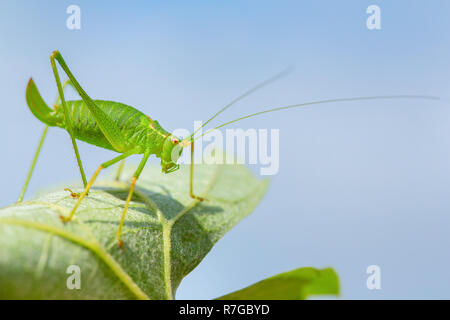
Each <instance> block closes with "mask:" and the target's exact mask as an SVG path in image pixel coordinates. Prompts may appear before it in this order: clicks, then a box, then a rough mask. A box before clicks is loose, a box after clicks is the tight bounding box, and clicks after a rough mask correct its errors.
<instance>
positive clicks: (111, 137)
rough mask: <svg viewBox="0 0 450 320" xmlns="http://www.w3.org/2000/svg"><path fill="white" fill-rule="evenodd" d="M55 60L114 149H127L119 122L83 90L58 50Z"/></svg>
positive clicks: (54, 53)
mask: <svg viewBox="0 0 450 320" xmlns="http://www.w3.org/2000/svg"><path fill="white" fill-rule="evenodd" d="M55 60H56V61H58V63H59V65H60V66H61V68H63V70H64V72H65V73H66V74H67V76H68V77H69V79H70V81H71V84H72V85H73V87H74V88H75V90H76V91H77V93H78V94H79V95H80V97H81V99H83V101H84V103H86V105H87V107H88V109H89V111H90V112H91V115H92V116H93V117H94V119H95V122H96V123H97V125H98V126H99V128H100V130H101V131H102V133H103V135H104V136H105V138H106V139H107V140H108V142H109V143H111V145H112V146H113V147H114V149H115V150H116V151H118V152H124V151H125V150H127V147H128V146H127V140H126V138H125V137H124V136H123V135H122V133H121V130H120V128H119V127H118V125H117V123H115V122H114V121H113V120H111V118H110V117H109V116H108V115H107V114H106V113H105V112H103V110H102V109H100V108H99V107H98V106H97V105H96V104H95V102H94V100H92V99H91V97H89V96H88V94H87V93H86V92H85V91H84V90H83V88H82V87H81V85H80V84H79V83H78V81H77V79H75V77H74V75H73V74H72V72H71V71H70V69H69V67H68V66H67V64H66V62H65V61H64V59H63V57H62V56H61V54H60V53H59V52H58V51H53V53H52V61H53V64H54V63H55V62H54V61H55ZM55 70H56V67H55Z"/></svg>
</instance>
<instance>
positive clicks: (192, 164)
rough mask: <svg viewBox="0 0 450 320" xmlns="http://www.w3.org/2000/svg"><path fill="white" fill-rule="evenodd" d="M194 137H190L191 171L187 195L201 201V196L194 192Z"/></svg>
mask: <svg viewBox="0 0 450 320" xmlns="http://www.w3.org/2000/svg"><path fill="white" fill-rule="evenodd" d="M193 185H194V139H193V138H192V137H191V173H190V176H189V195H190V196H191V198H192V199H195V200H199V201H203V200H205V199H204V198H202V197H199V196H196V195H195V194H194V186H193Z"/></svg>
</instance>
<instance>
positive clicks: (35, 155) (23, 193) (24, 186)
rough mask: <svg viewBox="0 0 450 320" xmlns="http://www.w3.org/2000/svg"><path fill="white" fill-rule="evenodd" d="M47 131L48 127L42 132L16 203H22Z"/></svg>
mask: <svg viewBox="0 0 450 320" xmlns="http://www.w3.org/2000/svg"><path fill="white" fill-rule="evenodd" d="M47 131H48V125H46V126H45V129H44V132H42V137H41V140H40V142H39V145H38V147H37V149H36V153H35V154H34V158H33V162H32V163H31V167H30V170H29V171H28V175H27V179H26V180H25V184H24V185H23V187H22V192H21V193H20V195H19V199H17V202H22V200H23V197H24V195H25V192H26V191H27V188H28V183H29V182H30V179H31V175H32V174H33V171H34V167H35V166H36V162H37V158H38V156H39V153H40V152H41V148H42V145H43V144H44V140H45V136H46V135H47Z"/></svg>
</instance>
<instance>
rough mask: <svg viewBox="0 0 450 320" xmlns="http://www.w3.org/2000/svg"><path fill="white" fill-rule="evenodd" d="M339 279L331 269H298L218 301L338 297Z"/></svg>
mask: <svg viewBox="0 0 450 320" xmlns="http://www.w3.org/2000/svg"><path fill="white" fill-rule="evenodd" d="M338 294H339V279H338V276H337V274H336V272H335V271H334V270H333V269H331V268H327V269H322V270H319V269H315V268H309V267H307V268H299V269H295V270H292V271H288V272H284V273H280V274H278V275H276V276H273V277H270V278H267V279H265V280H262V281H260V282H257V283H255V284H253V285H251V286H249V287H247V288H244V289H241V290H239V291H235V292H232V293H230V294H227V295H225V296H223V297H220V298H218V299H219V300H304V299H306V298H308V297H309V296H311V295H338Z"/></svg>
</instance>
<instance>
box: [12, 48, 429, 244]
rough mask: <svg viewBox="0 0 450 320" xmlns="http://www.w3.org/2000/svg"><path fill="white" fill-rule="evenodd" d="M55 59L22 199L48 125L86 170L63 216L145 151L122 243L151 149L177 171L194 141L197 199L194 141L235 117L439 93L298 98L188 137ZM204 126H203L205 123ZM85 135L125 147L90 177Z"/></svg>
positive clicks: (31, 99) (36, 103)
mask: <svg viewBox="0 0 450 320" xmlns="http://www.w3.org/2000/svg"><path fill="white" fill-rule="evenodd" d="M56 62H58V63H59V65H60V66H61V68H62V69H63V70H64V72H65V73H66V75H67V76H68V78H69V79H68V80H67V81H66V82H65V83H64V85H62V84H61V80H60V77H59V74H58V68H57V65H56ZM50 63H51V66H52V70H53V74H54V77H55V81H56V85H57V87H58V95H59V97H58V99H57V102H56V103H55V105H54V108H53V109H51V108H50V107H48V106H47V104H46V103H45V102H44V100H43V99H42V97H41V95H40V93H39V91H38V89H37V87H36V85H35V83H34V81H33V79H30V80H29V82H28V85H27V88H26V101H27V104H28V107H29V108H30V110H31V112H32V113H33V114H34V115H35V116H36V118H38V119H39V120H40V121H42V122H43V123H45V124H46V127H45V129H44V132H43V135H42V138H41V140H40V143H39V146H38V148H37V151H36V154H35V156H34V159H33V162H32V165H31V168H30V171H29V173H28V176H27V179H26V182H25V184H24V187H23V189H22V193H21V195H20V196H19V200H18V201H19V202H20V201H22V199H23V196H24V194H25V191H26V189H27V186H28V182H29V180H30V178H31V174H32V172H33V170H34V167H35V164H36V160H37V158H38V155H39V153H40V149H41V147H42V144H43V141H44V138H45V135H46V134H47V129H48V127H49V126H51V127H60V128H62V129H65V130H67V132H68V133H69V136H70V139H71V142H72V145H73V148H74V151H75V155H76V159H77V164H78V167H79V170H80V174H81V177H82V180H83V185H84V191H83V192H82V193H81V194H74V193H72V195H73V196H74V197H75V198H77V202H76V204H75V206H74V207H73V209H72V210H71V212H70V214H69V215H68V216H60V218H61V219H62V221H64V222H69V221H70V220H71V219H72V218H73V217H74V215H75V213H76V211H77V208H78V207H79V205H80V203H81V201H82V200H83V199H84V198H85V197H86V196H87V195H88V192H89V190H90V188H91V187H92V185H93V184H94V181H95V180H96V178H97V176H98V175H99V173H100V171H102V170H103V169H106V168H108V167H110V166H111V165H113V164H115V163H117V162H119V161H121V160H124V159H125V158H127V157H129V156H131V155H134V154H142V155H143V156H142V160H141V161H140V163H139V165H138V167H137V169H136V171H135V172H134V174H133V176H132V179H131V184H130V189H129V192H128V196H127V199H126V202H125V206H124V210H123V213H122V217H121V219H120V224H119V228H118V230H117V235H116V237H117V242H118V245H119V247H122V248H123V247H124V244H123V241H122V239H121V234H122V227H123V223H124V221H125V217H126V213H127V210H128V206H129V203H130V200H131V197H132V195H133V191H134V188H135V185H136V181H137V180H138V179H139V176H140V174H141V172H142V170H143V168H144V166H145V165H146V163H147V160H148V158H149V157H150V155H155V156H156V157H158V158H160V160H161V169H162V172H163V173H166V174H167V173H171V172H174V171H176V170H177V169H178V168H179V164H177V161H178V159H179V157H180V156H181V153H182V152H183V149H184V148H186V147H189V146H190V147H191V150H190V151H191V164H190V179H189V195H190V196H191V197H192V198H193V199H194V200H195V201H204V200H205V199H204V198H202V197H200V196H197V195H196V194H195V193H194V188H193V185H194V184H193V176H194V161H193V155H194V141H195V140H196V139H198V138H200V137H202V136H204V135H206V134H208V133H209V132H211V131H212V130H214V129H218V128H221V127H224V126H226V125H229V124H231V123H234V122H237V121H240V120H243V119H247V118H250V117H254V116H257V115H261V114H264V113H268V112H275V111H280V110H286V109H291V108H298V107H303V106H307V105H314V104H322V103H331V102H343V101H355V100H371V99H390V98H420V99H438V98H436V97H432V96H418V95H398V96H371V97H356V98H343V99H332V100H321V101H313V102H308V103H302V104H294V105H289V106H284V107H278V108H272V109H268V110H264V111H260V112H257V113H253V114H249V115H246V116H243V117H240V118H238V119H235V120H232V121H228V122H226V123H223V124H221V125H219V126H217V127H215V128H214V129H211V130H209V131H207V132H205V133H204V134H202V135H200V136H197V137H195V134H196V133H197V132H198V130H197V131H196V132H194V133H193V134H192V135H190V136H188V137H187V138H184V139H180V138H178V137H176V136H174V135H173V134H171V133H170V132H168V131H166V130H164V129H163V128H162V126H161V125H160V124H159V123H158V121H156V120H153V119H152V118H150V117H149V116H147V115H145V114H144V113H142V112H140V111H139V110H137V109H135V108H133V107H131V106H128V105H125V104H122V103H119V102H113V101H105V100H93V99H91V98H90V97H89V96H88V95H87V93H86V92H85V91H84V90H83V88H82V87H81V86H80V84H79V83H78V81H77V80H76V78H75V77H74V75H73V74H72V72H71V71H70V69H69V67H68V66H67V64H66V62H65V61H64V59H63V57H62V55H61V54H60V53H59V52H58V51H54V52H53V53H52V54H51V56H50ZM285 73H286V72H282V73H280V74H277V75H275V76H274V77H272V78H270V79H268V80H266V81H264V82H262V83H260V84H258V85H257V86H255V87H253V88H252V89H250V90H248V91H246V92H245V93H243V94H242V95H240V96H239V97H237V98H236V99H234V100H233V101H232V102H230V103H229V104H227V105H226V106H224V107H223V108H222V109H220V110H219V111H218V112H217V113H215V114H214V115H213V116H212V117H211V118H210V119H208V120H207V121H206V122H205V123H204V124H203V126H202V128H203V127H204V126H205V125H207V124H208V123H209V122H210V121H211V120H212V119H214V118H215V117H217V116H218V115H219V114H220V113H222V112H223V111H225V110H226V109H227V108H229V107H230V106H231V105H233V104H235V103H236V102H238V101H239V100H241V99H243V98H244V97H246V96H248V95H249V94H251V93H252V92H254V91H256V90H258V89H260V88H261V87H263V86H265V85H267V84H268V83H270V82H272V81H274V80H276V79H278V78H280V77H281V76H283V75H284V74H285ZM68 84H70V85H71V86H73V88H74V89H75V90H76V91H77V93H78V94H79V95H80V97H81V100H72V101H66V100H65V98H64V88H65V86H66V85H68ZM200 129H201V128H200ZM77 139H78V140H82V141H85V142H87V143H89V144H92V145H95V146H98V147H101V148H105V149H109V150H113V151H116V152H118V153H119V155H118V156H116V157H115V158H113V159H111V160H109V161H106V162H104V163H102V164H101V165H100V166H99V167H98V169H97V170H96V171H95V173H94V175H93V176H92V178H91V179H90V180H89V181H87V180H86V176H85V173H84V170H83V165H82V162H81V159H80V155H79V152H78V147H77V144H76V140H77Z"/></svg>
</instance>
